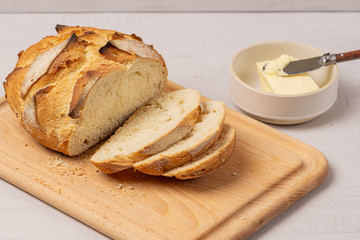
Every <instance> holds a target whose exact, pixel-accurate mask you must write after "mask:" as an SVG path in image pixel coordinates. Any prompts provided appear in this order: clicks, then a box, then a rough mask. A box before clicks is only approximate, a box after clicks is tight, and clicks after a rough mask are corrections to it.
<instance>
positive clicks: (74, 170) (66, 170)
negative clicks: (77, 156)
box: [49, 154, 85, 176]
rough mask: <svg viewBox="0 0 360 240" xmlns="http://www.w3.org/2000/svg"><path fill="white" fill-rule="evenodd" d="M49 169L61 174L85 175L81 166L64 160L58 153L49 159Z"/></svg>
mask: <svg viewBox="0 0 360 240" xmlns="http://www.w3.org/2000/svg"><path fill="white" fill-rule="evenodd" d="M49 169H50V170H51V171H52V172H54V173H57V174H60V175H63V176H71V175H76V176H83V175H85V170H84V169H83V168H81V167H77V166H75V164H74V163H73V162H71V161H64V160H63V159H62V156H61V155H60V154H58V155H55V156H53V157H51V158H50V159H49Z"/></svg>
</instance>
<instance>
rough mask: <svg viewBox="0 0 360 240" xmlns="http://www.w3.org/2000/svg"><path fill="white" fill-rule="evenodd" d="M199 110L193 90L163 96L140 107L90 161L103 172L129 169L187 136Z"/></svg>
mask: <svg viewBox="0 0 360 240" xmlns="http://www.w3.org/2000/svg"><path fill="white" fill-rule="evenodd" d="M201 111H202V108H201V98H200V94H199V93H198V92H197V91H195V90H192V89H182V90H178V91H174V92H169V93H165V94H163V95H161V96H159V97H157V98H154V99H152V100H150V101H149V102H147V103H146V104H144V105H143V106H142V107H140V108H139V109H138V110H137V111H136V112H135V113H134V114H133V115H132V116H131V117H130V118H129V120H127V121H126V122H125V124H124V125H123V126H121V127H120V128H119V129H118V130H117V131H116V132H115V134H114V135H112V136H111V138H110V139H109V140H108V141H107V142H106V143H104V144H103V145H102V146H101V148H100V149H99V150H98V151H97V152H96V153H95V154H94V155H93V156H92V157H91V159H90V161H91V162H92V163H93V164H94V165H95V166H97V167H98V168H99V169H101V170H102V171H103V172H106V173H114V172H118V171H121V170H123V169H126V168H130V167H132V166H133V165H134V163H136V162H138V161H141V160H143V159H145V158H147V157H149V156H151V155H154V154H156V153H158V152H161V151H163V150H165V149H167V148H168V147H170V146H171V145H173V144H174V143H176V142H178V141H180V140H181V139H183V138H184V137H185V136H186V135H188V134H189V132H190V131H191V130H192V127H193V125H194V124H195V123H196V122H197V121H198V120H199V115H200V113H201Z"/></svg>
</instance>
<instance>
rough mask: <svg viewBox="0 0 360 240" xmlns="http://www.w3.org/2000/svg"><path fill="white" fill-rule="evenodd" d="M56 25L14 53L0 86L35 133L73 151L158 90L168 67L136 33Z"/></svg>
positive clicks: (54, 146)
mask: <svg viewBox="0 0 360 240" xmlns="http://www.w3.org/2000/svg"><path fill="white" fill-rule="evenodd" d="M56 30H57V32H58V34H57V35H55V36H48V37H45V38H43V39H42V40H41V41H40V42H38V43H36V44H34V45H33V46H31V47H29V48H28V49H27V50H25V51H21V52H20V53H19V54H18V55H19V60H18V62H17V64H16V66H15V68H14V70H13V71H12V73H10V74H9V75H8V77H7V78H6V82H5V83H4V88H5V93H6V97H7V100H8V102H9V105H10V107H11V108H12V110H13V111H14V112H15V113H16V116H17V118H18V119H19V120H20V122H21V124H22V126H23V127H24V128H25V129H26V131H27V132H28V133H29V134H30V135H31V136H32V137H33V138H35V139H36V140H37V141H38V142H40V143H41V144H43V145H45V146H47V147H49V148H51V149H54V150H56V151H59V152H62V153H65V154H67V155H70V156H73V155H78V154H80V153H82V152H84V151H85V150H87V149H88V148H90V147H91V146H93V145H95V144H96V143H98V142H99V141H101V140H102V139H104V138H105V137H107V136H109V135H110V134H111V133H113V132H114V131H115V130H116V129H117V128H118V127H119V126H120V125H121V124H122V123H123V122H124V121H125V120H126V119H127V118H128V117H129V116H130V115H131V114H132V113H133V112H134V111H135V110H136V109H138V108H139V107H140V106H141V105H143V104H144V103H146V102H147V101H149V100H150V99H152V98H154V97H155V96H157V95H159V94H160V93H161V92H162V90H163V88H164V86H165V83H166V80H167V69H166V66H165V62H164V60H163V58H162V57H161V55H159V54H158V53H157V51H156V50H154V49H153V47H152V46H150V45H146V44H144V43H143V42H142V40H141V39H140V38H139V37H137V36H136V35H134V34H133V35H126V34H122V33H119V32H116V31H111V30H103V29H96V28H90V27H69V26H63V25H57V26H56Z"/></svg>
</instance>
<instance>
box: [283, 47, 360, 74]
mask: <svg viewBox="0 0 360 240" xmlns="http://www.w3.org/2000/svg"><path fill="white" fill-rule="evenodd" d="M358 58H360V50H356V51H351V52H345V53H338V54H330V53H326V54H324V55H322V56H319V57H314V58H308V59H303V60H298V61H292V62H290V63H289V64H288V65H286V66H285V67H284V68H283V71H280V73H281V74H279V75H294V74H299V73H305V72H309V71H313V70H316V69H318V68H321V67H324V66H328V65H331V64H335V63H339V62H345V61H349V60H354V59H358Z"/></svg>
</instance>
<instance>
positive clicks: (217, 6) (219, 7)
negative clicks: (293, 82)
mask: <svg viewBox="0 0 360 240" xmlns="http://www.w3.org/2000/svg"><path fill="white" fill-rule="evenodd" d="M359 10H360V1H358V0H221V1H219V0H180V1H179V0H105V1H104V0H1V1H0V12H3V13H9V12H10V13H11V12H129V11H135V12H139V11H145V12H154V11H155V12H169V11H175V12H178V11H211V12H219V11H226V12H238V11H241V12H244V11H359Z"/></svg>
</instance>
